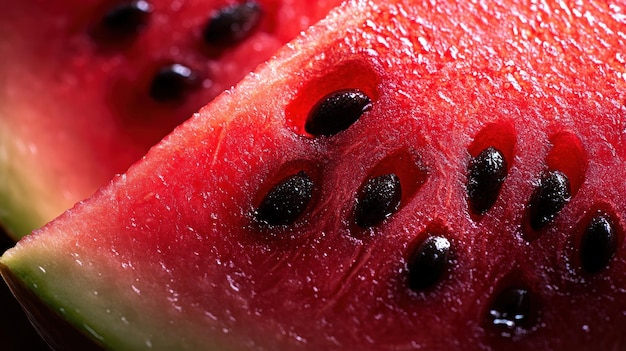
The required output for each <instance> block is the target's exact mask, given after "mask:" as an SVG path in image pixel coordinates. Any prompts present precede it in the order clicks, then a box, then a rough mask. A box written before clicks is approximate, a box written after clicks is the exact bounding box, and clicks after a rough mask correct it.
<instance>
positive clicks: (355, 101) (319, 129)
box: [304, 89, 372, 136]
mask: <svg viewBox="0 0 626 351" xmlns="http://www.w3.org/2000/svg"><path fill="white" fill-rule="evenodd" d="M371 105H372V104H371V100H370V98H369V97H368V96H367V95H365V94H364V93H363V92H361V91H359V90H356V89H353V90H341V91H337V92H334V93H332V94H330V95H327V96H326V97H324V98H323V99H322V100H320V101H319V102H318V103H317V104H316V105H315V106H313V108H312V109H311V112H310V113H309V116H308V117H307V120H306V123H305V125H304V129H305V131H306V132H307V133H309V134H311V135H315V136H319V135H324V136H331V135H335V134H337V133H339V132H341V131H342V130H346V129H348V127H350V126H351V125H352V124H354V123H355V122H356V121H357V120H358V119H359V118H360V117H361V115H363V113H364V112H365V111H367V110H369V109H370V108H371Z"/></svg>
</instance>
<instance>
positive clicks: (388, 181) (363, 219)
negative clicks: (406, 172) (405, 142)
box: [354, 173, 402, 228]
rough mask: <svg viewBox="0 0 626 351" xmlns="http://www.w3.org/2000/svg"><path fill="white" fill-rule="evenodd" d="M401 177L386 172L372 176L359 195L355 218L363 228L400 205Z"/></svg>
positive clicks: (382, 218)
mask: <svg viewBox="0 0 626 351" xmlns="http://www.w3.org/2000/svg"><path fill="white" fill-rule="evenodd" d="M401 198H402V189H401V187H400V178H398V176H397V175H395V174H393V173H392V174H385V175H381V176H378V177H374V178H370V179H369V180H368V181H367V182H366V183H365V185H364V186H363V188H362V189H361V191H360V192H359V195H358V196H357V202H356V207H355V211H354V220H355V222H356V224H357V225H358V226H360V227H362V228H369V227H373V226H375V225H376V224H378V223H380V222H382V221H383V220H385V219H386V218H388V217H389V216H391V215H392V214H393V213H394V212H395V211H396V210H397V209H398V207H399V206H400V200H401Z"/></svg>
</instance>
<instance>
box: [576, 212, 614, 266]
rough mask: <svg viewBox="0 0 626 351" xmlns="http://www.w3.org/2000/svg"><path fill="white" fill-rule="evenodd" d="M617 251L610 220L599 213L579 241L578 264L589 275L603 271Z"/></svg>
mask: <svg viewBox="0 0 626 351" xmlns="http://www.w3.org/2000/svg"><path fill="white" fill-rule="evenodd" d="M616 251H617V233H616V232H615V228H614V225H613V221H612V220H611V218H610V217H609V216H608V215H606V214H604V213H599V214H597V215H596V216H594V217H593V218H592V219H591V221H590V222H589V224H588V225H587V228H586V230H585V232H584V233H583V235H582V237H581V241H580V264H581V266H582V268H583V269H584V270H586V271H587V272H589V273H597V272H599V271H601V270H602V269H604V268H605V267H606V266H607V265H608V264H609V261H610V260H611V258H613V256H614V255H615V252H616Z"/></svg>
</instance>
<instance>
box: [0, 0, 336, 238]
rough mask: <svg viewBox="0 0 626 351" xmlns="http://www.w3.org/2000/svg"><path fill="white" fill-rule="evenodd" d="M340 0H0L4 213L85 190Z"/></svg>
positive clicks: (11, 220)
mask: <svg viewBox="0 0 626 351" xmlns="http://www.w3.org/2000/svg"><path fill="white" fill-rule="evenodd" d="M339 2H340V0H320V1H315V2H306V1H302V2H297V1H296V2H294V1H283V0H279V1H274V0H257V1H252V0H250V1H222V0H184V1H171V0H116V1H104V0H93V1H82V0H60V1H44V0H24V1H17V2H15V1H6V2H4V3H2V4H0V33H1V36H2V38H3V39H2V41H1V42H0V57H2V61H3V63H2V65H0V86H1V88H0V120H1V121H2V130H3V132H2V133H3V134H2V135H0V148H2V149H3V150H6V151H5V153H6V156H5V157H3V158H2V162H0V166H1V167H0V168H1V169H2V171H1V172H0V178H2V179H7V182H6V183H3V184H0V205H1V206H2V207H3V209H4V210H3V211H1V212H0V222H2V224H3V225H4V226H5V228H7V230H8V232H9V235H11V236H12V237H13V238H14V239H15V240H16V239H18V238H20V237H22V236H24V235H26V234H28V233H30V232H31V231H32V230H34V229H36V228H38V227H40V226H42V225H44V224H45V223H46V222H48V221H49V220H51V219H53V218H54V217H56V216H57V215H59V214H60V213H61V212H62V211H64V210H66V209H68V208H70V207H72V206H73V205H74V204H75V203H76V202H78V201H80V200H83V199H84V198H86V197H88V196H89V195H91V194H93V192H95V191H96V190H97V189H98V188H99V187H100V186H102V185H105V184H107V183H108V182H109V181H110V180H111V178H112V177H113V176H114V175H115V174H119V173H122V172H124V171H125V170H126V169H127V168H128V167H129V166H130V165H131V164H132V163H133V162H135V161H137V160H138V159H140V158H141V157H142V156H143V155H144V154H145V153H146V152H147V151H148V150H149V148H150V147H151V146H153V145H154V144H155V143H157V142H158V141H159V140H161V139H162V138H163V137H164V136H166V135H167V134H168V133H169V132H170V131H172V130H173V129H174V128H175V127H176V126H178V125H179V124H181V123H182V122H183V121H185V120H186V119H188V118H189V117H190V116H191V115H192V114H193V113H194V112H196V111H197V110H198V109H199V108H200V107H202V106H203V105H205V104H206V103H207V102H209V101H211V100H212V99H214V98H215V97H216V96H217V95H218V94H220V93H221V92H222V91H224V90H225V89H227V88H230V87H232V86H233V85H235V84H236V83H237V82H238V81H239V80H240V79H241V78H243V77H244V76H245V75H246V74H247V73H248V72H250V71H251V70H253V69H254V68H255V67H256V66H257V65H259V64H260V63H262V62H263V61H265V60H266V59H268V58H270V57H271V56H272V54H273V53H274V52H275V51H276V50H278V49H279V48H280V47H281V46H282V45H283V44H284V43H286V42H287V41H288V40H290V39H292V38H293V37H294V36H296V35H297V34H299V33H300V32H301V31H303V30H305V29H306V28H307V27H308V26H310V25H311V24H313V23H315V22H316V21H317V20H318V19H320V18H322V17H323V16H324V15H326V13H327V12H328V11H329V10H330V9H331V8H333V7H334V6H335V5H337V4H338V3H339Z"/></svg>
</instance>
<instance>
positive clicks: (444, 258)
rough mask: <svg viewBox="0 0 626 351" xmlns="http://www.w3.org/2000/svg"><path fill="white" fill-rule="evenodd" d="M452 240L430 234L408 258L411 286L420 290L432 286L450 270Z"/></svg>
mask: <svg viewBox="0 0 626 351" xmlns="http://www.w3.org/2000/svg"><path fill="white" fill-rule="evenodd" d="M449 260H450V242H449V241H448V239H446V238H444V237H443V236H430V237H428V238H427V239H426V240H424V242H423V243H422V244H420V245H419V246H418V247H417V249H416V250H415V251H414V252H413V253H412V254H411V256H410V257H409V260H408V270H409V287H410V288H411V289H412V290H415V291H420V290H424V289H427V288H430V287H432V286H433V285H435V284H436V283H437V282H439V281H440V280H441V278H442V277H443V276H444V274H445V273H446V272H447V270H448V266H449Z"/></svg>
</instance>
